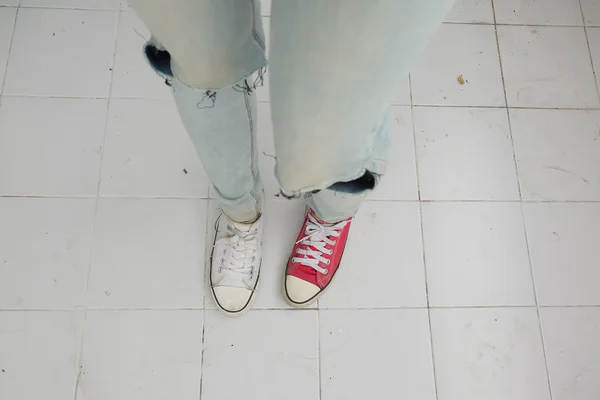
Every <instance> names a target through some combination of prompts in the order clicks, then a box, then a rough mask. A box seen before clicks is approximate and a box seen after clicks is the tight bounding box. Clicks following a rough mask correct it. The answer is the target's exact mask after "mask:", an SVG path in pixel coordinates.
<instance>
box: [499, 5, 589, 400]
mask: <svg viewBox="0 0 600 400" xmlns="http://www.w3.org/2000/svg"><path fill="white" fill-rule="evenodd" d="M494 3H495V0H492V11H493V13H494V22H497V21H496V7H495V4H494ZM580 6H581V2H580ZM582 17H583V14H582ZM582 22H583V21H582ZM494 30H495V32H496V45H497V46H498V59H499V60H500V72H501V74H502V87H503V89H504V101H505V102H506V117H507V120H508V132H509V134H510V142H511V145H512V150H513V151H512V153H513V160H514V165H515V173H516V175H517V176H516V178H517V188H518V190H519V198H520V199H521V202H520V207H519V208H520V209H521V223H522V224H523V234H524V236H525V247H526V248H527V259H528V262H529V273H530V276H531V287H532V290H533V298H534V301H535V311H536V314H537V320H538V329H539V332H540V341H541V344H542V352H543V354H544V367H545V371H546V380H547V382H548V393H549V395H550V400H552V385H551V384H550V373H549V370H548V359H547V356H546V346H545V344H544V334H543V332H542V321H541V318H540V309H539V307H538V304H539V301H538V295H537V288H536V285H535V277H534V273H533V263H532V262H531V248H530V246H529V237H528V236H527V223H526V221H525V210H524V207H523V192H522V188H521V174H520V173H519V163H518V162H517V152H516V148H515V142H514V140H513V129H512V123H511V118H510V111H509V109H508V96H507V94H506V82H505V79H504V66H503V65H502V52H501V51H500V39H499V37H498V26H497V25H494ZM584 31H585V28H584ZM586 39H587V34H586ZM588 46H589V43H588ZM590 57H591V55H590ZM597 87H598V86H597V85H596V88H597Z"/></svg>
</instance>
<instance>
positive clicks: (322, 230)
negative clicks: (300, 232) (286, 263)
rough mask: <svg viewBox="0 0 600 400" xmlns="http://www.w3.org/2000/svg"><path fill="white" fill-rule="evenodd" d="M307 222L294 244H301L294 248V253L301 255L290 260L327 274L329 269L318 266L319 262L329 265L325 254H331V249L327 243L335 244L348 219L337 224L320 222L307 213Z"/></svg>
mask: <svg viewBox="0 0 600 400" xmlns="http://www.w3.org/2000/svg"><path fill="white" fill-rule="evenodd" d="M308 220H309V221H308V222H307V224H306V229H305V231H304V233H305V234H306V236H304V237H303V238H302V239H300V240H298V241H297V242H296V244H300V245H302V247H299V248H298V249H296V254H298V255H300V256H302V257H293V258H292V262H295V263H299V264H302V265H305V266H307V267H310V268H312V269H314V270H315V271H317V272H320V273H322V274H325V275H326V274H327V273H328V272H329V270H328V269H327V268H323V267H321V266H319V264H320V263H324V264H326V265H329V263H330V260H329V258H328V257H327V256H330V255H331V254H333V250H332V249H328V248H327V245H331V246H333V245H335V244H336V242H337V241H336V240H335V239H333V238H337V237H339V236H340V235H341V230H342V229H344V227H345V226H346V225H347V224H348V222H349V221H341V222H338V223H337V224H323V223H320V222H319V221H318V220H317V219H316V218H315V217H313V216H312V215H311V214H308Z"/></svg>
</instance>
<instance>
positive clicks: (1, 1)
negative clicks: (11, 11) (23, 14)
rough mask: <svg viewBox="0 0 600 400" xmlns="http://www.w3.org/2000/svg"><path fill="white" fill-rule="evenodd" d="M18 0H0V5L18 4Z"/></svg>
mask: <svg viewBox="0 0 600 400" xmlns="http://www.w3.org/2000/svg"><path fill="white" fill-rule="evenodd" d="M19 1H20V0H0V6H18V5H19Z"/></svg>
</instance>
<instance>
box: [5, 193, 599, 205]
mask: <svg viewBox="0 0 600 400" xmlns="http://www.w3.org/2000/svg"><path fill="white" fill-rule="evenodd" d="M96 198H97V199H99V200H100V199H101V200H178V201H207V202H210V201H215V200H217V199H214V198H206V197H179V196H135V195H127V196H113V195H105V196H98V197H96V196H91V195H81V196H79V195H76V196H73V195H13V194H0V199H49V200H51V199H63V200H95V199H96ZM266 200H269V201H281V202H283V201H288V200H286V199H282V198H279V197H270V196H267V197H266ZM290 201H293V200H290ZM364 201H365V202H369V203H523V204H538V203H539V204H547V203H556V204H600V199H598V200H569V199H563V200H543V199H523V200H518V199H422V200H419V199H378V198H367V199H365V200H364Z"/></svg>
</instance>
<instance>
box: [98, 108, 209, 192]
mask: <svg viewBox="0 0 600 400" xmlns="http://www.w3.org/2000/svg"><path fill="white" fill-rule="evenodd" d="M208 186H209V180H208V178H207V176H206V174H205V172H204V169H203V168H202V164H201V163H200V160H199V158H198V155H197V154H196V151H195V150H194V146H193V145H192V142H191V140H190V138H189V136H188V134H187V132H186V131H185V128H184V127H183V124H182V123H181V120H180V118H179V115H178V113H177V109H176V107H175V105H174V104H173V102H171V101H170V100H146V99H143V100H142V99H120V100H112V101H111V103H110V109H109V117H108V124H107V133H106V144H105V149H104V155H103V164H102V179H101V183H100V195H101V196H144V197H145V196H150V197H153V196H161V197H202V198H206V197H208Z"/></svg>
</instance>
